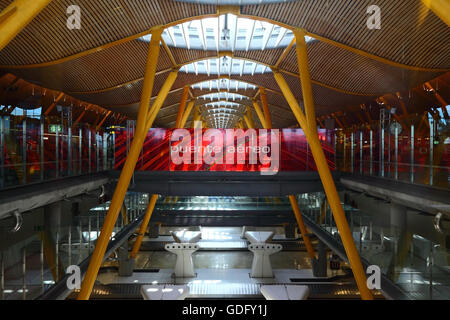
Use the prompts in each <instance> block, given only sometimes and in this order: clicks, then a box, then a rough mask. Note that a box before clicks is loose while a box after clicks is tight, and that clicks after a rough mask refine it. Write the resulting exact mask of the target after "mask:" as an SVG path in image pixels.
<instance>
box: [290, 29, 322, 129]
mask: <svg viewBox="0 0 450 320" xmlns="http://www.w3.org/2000/svg"><path fill="white" fill-rule="evenodd" d="M294 35H295V41H296V43H295V50H296V51H297V62H298V73H299V76H300V82H301V85H302V93H303V104H304V105H305V106H306V105H314V101H313V94H312V86H311V75H310V73H309V64H308V52H307V50H306V41H305V31H304V30H301V29H295V30H294ZM305 113H306V121H307V123H308V128H309V129H310V130H313V131H311V133H315V134H317V125H316V112H315V110H314V108H308V109H307V108H306V107H305Z"/></svg>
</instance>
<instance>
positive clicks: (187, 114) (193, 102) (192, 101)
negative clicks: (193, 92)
mask: <svg viewBox="0 0 450 320" xmlns="http://www.w3.org/2000/svg"><path fill="white" fill-rule="evenodd" d="M194 104H195V100H191V101H189V103H188V106H187V108H186V111H185V112H184V114H183V118H182V119H181V123H180V128H184V126H185V124H186V122H187V119H188V118H189V115H190V114H191V112H192V108H194Z"/></svg>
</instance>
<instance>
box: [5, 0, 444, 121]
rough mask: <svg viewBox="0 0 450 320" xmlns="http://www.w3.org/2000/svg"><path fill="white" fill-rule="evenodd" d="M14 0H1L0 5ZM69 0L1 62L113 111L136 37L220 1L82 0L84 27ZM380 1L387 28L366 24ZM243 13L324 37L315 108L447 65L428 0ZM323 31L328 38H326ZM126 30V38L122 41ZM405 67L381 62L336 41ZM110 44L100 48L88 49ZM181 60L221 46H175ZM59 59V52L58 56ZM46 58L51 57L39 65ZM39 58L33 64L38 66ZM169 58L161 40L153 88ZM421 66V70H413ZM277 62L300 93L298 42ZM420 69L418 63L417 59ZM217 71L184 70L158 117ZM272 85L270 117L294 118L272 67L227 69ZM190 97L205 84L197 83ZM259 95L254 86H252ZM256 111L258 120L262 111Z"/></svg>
mask: <svg viewBox="0 0 450 320" xmlns="http://www.w3.org/2000/svg"><path fill="white" fill-rule="evenodd" d="M10 2H11V1H10V0H0V10H2V9H3V8H5V7H6V6H7V5H8V4H9V3H10ZM72 2H73V1H71V0H53V1H52V2H51V4H50V5H49V6H48V7H47V8H46V9H45V10H44V11H43V12H41V13H40V14H39V15H38V16H37V17H36V18H35V19H34V20H33V21H32V22H31V23H30V24H29V25H28V26H27V27H26V28H25V29H24V30H23V31H22V32H21V33H20V34H19V35H18V36H17V37H16V38H15V39H14V40H13V41H12V42H11V43H10V44H9V45H8V46H7V47H5V48H4V49H3V50H2V51H1V52H0V69H1V70H0V71H2V72H11V73H13V74H15V75H17V76H19V77H21V78H23V79H25V80H27V81H31V82H33V83H38V84H39V85H41V86H44V87H47V88H50V89H53V90H58V91H63V92H65V93H67V94H70V95H71V96H73V97H75V98H77V99H80V100H82V101H86V102H88V103H94V104H98V105H101V106H103V107H105V108H108V109H111V110H113V111H117V112H122V113H125V114H127V115H129V116H131V117H134V116H136V114H137V107H138V102H139V99H140V92H141V89H142V77H143V72H144V66H145V62H146V55H147V48H148V43H146V42H143V41H140V40H138V39H136V38H138V37H139V36H141V35H142V34H144V33H147V32H148V30H149V29H150V28H151V27H153V26H156V25H167V24H172V25H173V24H177V23H179V21H180V20H182V19H187V18H192V17H204V16H214V15H216V14H217V9H218V8H217V7H216V6H214V5H200V4H190V3H183V2H176V1H172V0H154V1H148V0H133V1H131V0H128V1H127V0H96V1H89V0H79V1H77V4H78V5H80V7H81V10H82V28H81V30H69V29H68V28H67V27H66V19H67V15H66V8H67V7H68V6H69V5H71V4H73V3H72ZM373 4H375V5H378V6H380V7H381V8H382V28H381V29H380V30H369V29H368V28H367V27H366V23H365V19H366V8H367V6H368V5H373ZM240 12H241V15H243V16H246V17H252V18H256V19H266V20H269V21H272V22H274V23H279V24H282V25H283V26H285V27H299V28H304V29H306V30H307V31H308V32H309V33H310V34H311V35H316V36H317V37H316V38H318V39H320V40H314V41H312V42H309V43H308V55H309V61H310V68H311V78H312V80H313V93H314V99H315V103H316V107H317V114H318V115H322V114H326V113H329V112H334V111H337V110H345V108H348V107H350V106H355V105H358V104H362V103H367V102H368V101H373V99H375V98H376V97H378V96H381V95H383V94H386V93H392V92H397V91H407V90H409V89H411V88H413V87H416V86H417V85H420V84H421V83H423V82H425V81H428V80H430V79H434V78H436V77H437V76H439V75H441V74H442V73H443V72H445V71H446V70H448V69H450V50H449V49H450V36H449V35H450V34H449V29H448V27H447V25H446V24H445V23H444V22H442V21H441V20H440V19H439V18H438V17H437V16H435V15H434V14H433V13H432V12H429V11H428V10H427V8H426V7H424V6H423V4H422V3H421V1H411V0H396V1H391V0H370V1H368V0H361V1H356V2H355V1H342V0H304V1H295V2H288V3H279V4H269V5H250V6H241V7H240ZM322 38H324V39H322ZM121 39H127V40H128V41H125V42H120V43H115V42H118V41H119V40H121ZM333 42H336V43H337V44H344V45H346V46H348V47H351V48H354V49H358V50H362V51H365V52H367V53H369V54H371V55H374V56H377V57H381V58H384V59H387V60H390V61H392V62H394V63H398V64H404V65H407V66H410V67H411V68H409V67H400V66H394V65H392V64H388V63H383V62H381V61H378V60H376V59H372V58H369V57H366V56H363V55H359V54H357V53H355V52H353V51H351V50H347V49H344V48H342V47H340V46H339V45H335V44H333ZM108 44H113V45H110V46H109V47H107V48H102V50H93V51H92V52H91V51H89V50H92V49H96V48H99V47H102V46H104V45H108ZM170 51H171V52H172V54H173V57H174V59H175V62H176V63H177V64H179V65H182V64H187V63H189V62H191V61H194V60H199V59H204V58H208V57H217V52H215V51H214V52H213V51H200V50H187V49H182V48H170ZM282 52H283V49H270V50H264V51H261V50H255V51H235V52H234V57H235V58H242V59H249V60H252V61H256V62H258V63H262V64H265V65H274V64H276V62H277V61H278V59H279V57H280V56H281V55H282ZM61 59H62V61H60V60H61ZM42 63H45V64H46V65H45V66H41V65H39V64H42ZM36 64H37V65H36ZM172 67H173V64H172V62H171V59H170V57H169V55H168V54H167V52H166V51H165V50H164V49H161V54H160V57H159V60H158V68H157V70H158V75H157V76H156V78H155V85H154V90H153V95H154V96H155V95H156V94H157V92H158V91H159V89H160V87H161V86H162V84H163V83H164V80H165V78H166V77H167V75H168V72H169V71H170V68H172ZM413 67H418V68H419V69H420V71H418V70H412V69H414V68H413ZM279 68H280V69H281V70H282V71H284V76H285V78H286V81H287V82H288V84H289V85H290V87H291V89H292V90H293V92H294V93H295V94H296V95H297V97H298V98H299V99H301V89H300V88H301V87H300V81H299V79H298V77H295V76H294V74H296V73H298V68H297V58H296V52H295V46H294V47H293V48H292V49H291V50H290V51H289V53H288V54H287V56H286V57H285V58H284V60H283V61H282V62H281V63H280V65H279ZM416 69H417V68H416ZM215 78H217V76H211V77H208V76H207V75H198V76H196V75H192V74H185V73H181V72H180V73H179V76H178V78H177V80H176V82H175V84H174V86H173V87H172V90H171V93H170V94H169V96H168V98H167V100H166V102H165V103H164V106H163V108H162V110H161V113H160V114H159V115H158V118H157V119H156V124H157V125H159V126H170V125H171V124H172V122H173V121H174V119H173V118H174V115H175V117H176V112H177V110H178V106H177V103H178V102H179V101H180V98H181V91H182V90H181V89H182V88H183V87H184V86H185V85H186V84H193V83H197V82H201V81H204V80H208V79H215ZM231 79H237V80H242V81H248V82H250V83H253V84H255V85H258V86H263V87H265V88H268V89H269V91H268V100H269V105H270V109H271V113H272V117H273V121H274V126H278V127H283V126H289V125H292V124H293V123H295V119H294V117H293V115H292V113H291V112H290V110H289V107H288V105H287V103H286V101H285V100H284V98H283V97H282V96H281V95H280V94H278V92H279V91H280V90H279V88H278V86H277V83H276V82H275V80H274V78H273V76H272V74H270V73H268V74H263V75H260V74H258V75H257V76H251V75H243V76H240V77H239V76H231ZM191 91H192V92H193V95H194V96H199V95H201V94H205V93H207V91H206V90H203V91H202V92H200V90H191ZM255 94H256V91H255ZM254 119H257V117H256V115H255V117H254Z"/></svg>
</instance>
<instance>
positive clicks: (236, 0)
mask: <svg viewBox="0 0 450 320" xmlns="http://www.w3.org/2000/svg"><path fill="white" fill-rule="evenodd" d="M176 1H178V2H188V3H200V4H215V5H252V4H269V3H280V2H294V1H298V0H176Z"/></svg>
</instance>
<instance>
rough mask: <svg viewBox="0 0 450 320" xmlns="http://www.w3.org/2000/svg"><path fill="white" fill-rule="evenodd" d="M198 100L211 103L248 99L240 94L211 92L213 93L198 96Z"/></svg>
mask: <svg viewBox="0 0 450 320" xmlns="http://www.w3.org/2000/svg"><path fill="white" fill-rule="evenodd" d="M198 99H203V100H211V101H215V100H233V101H236V100H241V101H242V100H245V99H248V98H247V97H246V96H243V95H241V94H238V93H232V92H213V93H208V94H204V95H202V96H199V97H198Z"/></svg>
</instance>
